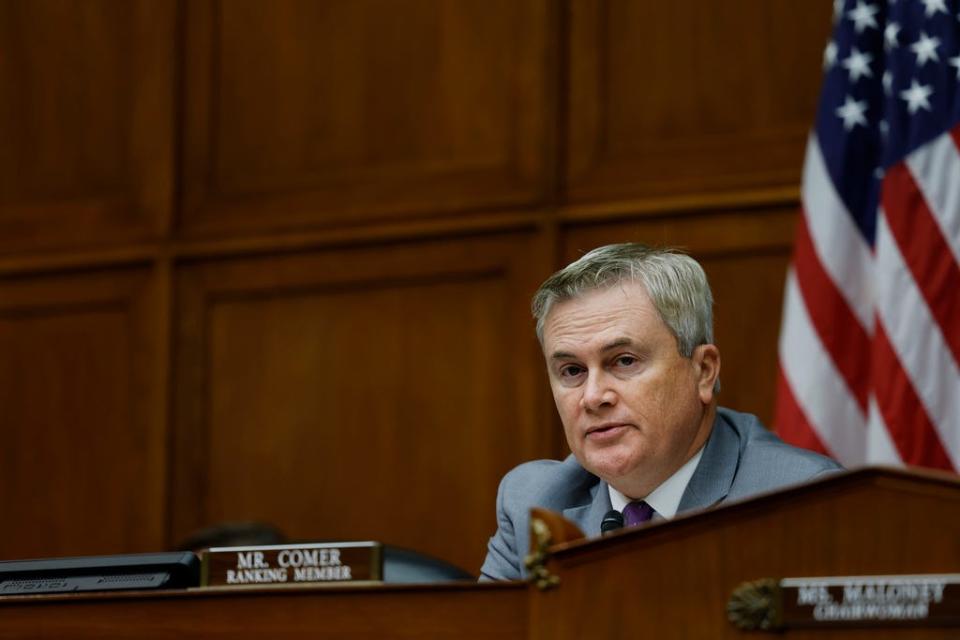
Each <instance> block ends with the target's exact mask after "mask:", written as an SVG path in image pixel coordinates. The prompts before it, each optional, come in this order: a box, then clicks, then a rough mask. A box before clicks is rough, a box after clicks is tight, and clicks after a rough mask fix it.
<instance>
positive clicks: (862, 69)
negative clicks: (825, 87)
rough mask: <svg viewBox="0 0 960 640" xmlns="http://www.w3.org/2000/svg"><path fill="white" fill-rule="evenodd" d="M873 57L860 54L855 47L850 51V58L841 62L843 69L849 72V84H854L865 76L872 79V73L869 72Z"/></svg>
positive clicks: (867, 54)
mask: <svg viewBox="0 0 960 640" xmlns="http://www.w3.org/2000/svg"><path fill="white" fill-rule="evenodd" d="M871 60H873V56H871V55H870V54H869V53H862V52H861V51H860V50H859V49H857V48H856V47H853V49H851V50H850V56H849V57H848V58H846V59H845V60H844V61H843V67H844V68H845V69H846V70H847V71H849V72H850V82H856V81H857V80H859V79H860V78H862V77H864V76H866V77H867V78H872V77H873V71H871V70H870V61H871Z"/></svg>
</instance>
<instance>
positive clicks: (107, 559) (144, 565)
mask: <svg viewBox="0 0 960 640" xmlns="http://www.w3.org/2000/svg"><path fill="white" fill-rule="evenodd" d="M199 584H200V561H199V560H198V559H197V556H196V555H194V554H193V553H192V552H190V551H177V552H171V553H133V554H124V555H113V556H83V557H76V558H45V559H41V560H12V561H6V562H0V595H5V596H6V595H23V594H35V593H68V592H73V591H116V590H121V589H184V588H187V587H195V586H197V585H199Z"/></svg>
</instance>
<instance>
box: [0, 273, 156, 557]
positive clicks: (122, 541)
mask: <svg viewBox="0 0 960 640" xmlns="http://www.w3.org/2000/svg"><path fill="white" fill-rule="evenodd" d="M156 294H157V282H156V279H155V277H154V276H153V275H152V274H151V273H150V272H149V271H146V270H139V269H137V270H130V269H127V270H115V271H112V272H109V273H107V272H101V273H88V274H78V275H61V276H46V277H35V278H22V279H17V280H4V281H0V354H3V357H2V358H0V424H2V430H3V447H2V448H0V504H3V505H5V506H4V512H5V515H4V518H3V527H2V528H0V558H4V559H10V558H13V557H31V556H32V557H37V556H51V555H70V554H88V553H115V552H123V551H151V550H157V549H161V548H163V545H164V538H163V535H164V522H165V519H166V512H165V486H164V476H165V468H164V467H165V464H166V457H165V451H166V449H165V434H164V427H165V425H164V421H165V420H164V419H165V410H164V406H165V402H166V397H165V392H164V390H165V377H166V376H165V372H164V362H163V354H162V353H160V352H159V349H158V346H159V345H161V344H162V343H163V339H162V338H161V337H159V335H158V334H160V329H161V325H160V324H158V318H157V316H158V315H159V314H158V310H159V309H158V307H157V295H156Z"/></svg>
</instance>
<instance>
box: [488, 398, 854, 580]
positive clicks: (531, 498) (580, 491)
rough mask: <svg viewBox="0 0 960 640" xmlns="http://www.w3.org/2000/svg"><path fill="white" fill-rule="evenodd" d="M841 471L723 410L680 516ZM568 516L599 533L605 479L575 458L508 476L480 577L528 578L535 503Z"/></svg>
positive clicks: (605, 507) (606, 506)
mask: <svg viewBox="0 0 960 640" xmlns="http://www.w3.org/2000/svg"><path fill="white" fill-rule="evenodd" d="M838 469H840V466H839V465H838V464H837V463H836V462H834V461H833V460H831V459H830V458H826V457H824V456H821V455H819V454H816V453H812V452H810V451H806V450H803V449H798V448H796V447H792V446H790V445H788V444H786V443H785V442H783V441H782V440H780V438H778V437H777V436H776V435H774V434H773V433H771V432H770V431H767V429H765V428H764V427H763V425H762V424H760V421H759V420H757V418H756V416H752V415H750V414H747V413H738V412H736V411H731V410H730V409H725V408H723V407H719V408H718V409H717V416H716V419H715V420H714V423H713V430H712V431H711V433H710V437H709V439H708V440H707V444H706V445H705V447H704V450H703V456H702V457H701V458H700V463H699V464H698V465H697V469H696V471H694V474H693V477H692V478H691V479H690V483H689V484H688V485H687V488H686V491H684V493H683V497H682V498H681V500H680V507H679V510H678V513H682V512H684V511H691V510H694V509H703V508H707V507H711V506H714V505H716V504H718V503H720V502H722V501H724V500H736V499H739V498H746V497H748V496H752V495H754V494H757V493H762V492H764V491H770V490H773V489H776V488H778V487H782V486H785V485H789V484H796V483H800V482H804V481H806V480H809V479H811V478H814V477H816V476H819V475H821V474H824V473H830V472H832V471H836V470H838ZM531 507H544V508H547V509H551V510H553V511H558V512H561V513H563V516H564V517H565V518H566V519H568V520H570V521H572V522H574V523H575V524H576V525H577V526H578V527H580V529H581V530H582V531H583V532H584V533H585V534H586V535H587V536H588V537H593V536H598V535H600V521H601V520H602V519H603V516H604V515H605V514H606V513H607V511H609V510H610V509H611V505H610V493H609V491H608V489H607V483H606V482H603V481H602V480H600V479H599V478H597V477H596V476H595V475H593V474H591V473H590V472H588V471H586V470H585V469H584V468H583V467H581V466H580V463H578V462H577V460H576V459H575V458H574V457H573V456H572V455H570V456H568V457H567V458H566V459H565V460H564V461H563V462H558V461H556V460H535V461H533V462H527V463H524V464H522V465H520V466H519V467H516V468H515V469H513V470H512V471H510V472H509V473H507V475H505V476H504V477H503V480H502V481H501V482H500V490H499V492H498V493H497V525H498V526H497V532H496V534H494V536H493V537H492V538H490V543H489V545H488V546H487V559H486V560H485V561H484V563H483V568H482V569H481V570H480V573H481V578H480V579H481V580H484V579H486V580H516V579H520V578H522V577H524V576H525V575H526V569H525V568H524V566H523V558H524V556H526V555H527V552H528V547H529V533H528V531H529V528H530V508H531Z"/></svg>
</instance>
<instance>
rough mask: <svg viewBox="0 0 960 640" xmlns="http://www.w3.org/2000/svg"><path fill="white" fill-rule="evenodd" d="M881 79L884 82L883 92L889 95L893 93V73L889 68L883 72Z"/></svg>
mask: <svg viewBox="0 0 960 640" xmlns="http://www.w3.org/2000/svg"><path fill="white" fill-rule="evenodd" d="M881 81H882V82H883V92H884V93H885V94H887V95H888V96H889V95H893V74H892V73H890V70H889V69H888V70H886V71H884V72H883V79H882V80H881Z"/></svg>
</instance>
